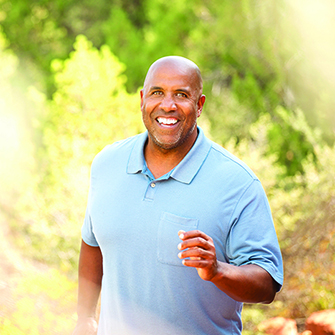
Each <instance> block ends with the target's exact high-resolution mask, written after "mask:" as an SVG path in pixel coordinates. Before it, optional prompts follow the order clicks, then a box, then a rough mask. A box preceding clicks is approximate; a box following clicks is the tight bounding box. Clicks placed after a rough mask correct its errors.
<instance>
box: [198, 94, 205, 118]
mask: <svg viewBox="0 0 335 335" xmlns="http://www.w3.org/2000/svg"><path fill="white" fill-rule="evenodd" d="M205 101H206V96H205V95H204V94H202V95H201V96H200V98H199V100H198V110H197V117H199V116H200V115H201V113H202V109H203V107H204V104H205Z"/></svg>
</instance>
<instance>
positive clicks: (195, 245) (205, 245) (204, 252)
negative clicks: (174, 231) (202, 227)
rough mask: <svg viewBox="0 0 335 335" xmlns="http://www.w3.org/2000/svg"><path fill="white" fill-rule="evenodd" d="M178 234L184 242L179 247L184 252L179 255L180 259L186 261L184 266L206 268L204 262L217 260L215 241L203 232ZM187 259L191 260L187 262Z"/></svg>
mask: <svg viewBox="0 0 335 335" xmlns="http://www.w3.org/2000/svg"><path fill="white" fill-rule="evenodd" d="M178 234H179V237H180V239H181V240H182V242H181V243H179V245H178V249H179V250H181V251H182V252H180V253H179V254H178V257H179V258H180V259H184V261H185V262H184V261H183V264H184V265H188V266H194V267H197V265H199V267H202V266H206V265H205V264H203V262H202V260H208V259H212V258H216V256H215V247H214V243H213V240H212V239H211V237H209V236H208V235H206V234H205V233H203V232H202V231H199V230H192V231H188V232H185V231H179V232H178ZM185 258H189V259H188V260H185ZM195 261H196V263H195Z"/></svg>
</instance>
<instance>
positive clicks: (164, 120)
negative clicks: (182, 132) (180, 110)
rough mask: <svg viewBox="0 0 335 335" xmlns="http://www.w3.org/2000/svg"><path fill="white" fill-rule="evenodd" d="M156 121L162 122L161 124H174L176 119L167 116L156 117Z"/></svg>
mask: <svg viewBox="0 0 335 335" xmlns="http://www.w3.org/2000/svg"><path fill="white" fill-rule="evenodd" d="M157 121H158V123H159V124H162V125H174V124H176V123H177V122H178V120H177V119H175V118H170V117H169V118H167V117H158V118H157Z"/></svg>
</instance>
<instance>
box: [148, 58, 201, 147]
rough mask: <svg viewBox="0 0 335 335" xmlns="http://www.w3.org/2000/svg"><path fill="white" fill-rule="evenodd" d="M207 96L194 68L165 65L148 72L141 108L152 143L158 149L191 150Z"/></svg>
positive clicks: (150, 142) (150, 143)
mask: <svg viewBox="0 0 335 335" xmlns="http://www.w3.org/2000/svg"><path fill="white" fill-rule="evenodd" d="M204 102H205V96H204V95H202V94H201V89H200V83H199V77H198V76H197V74H196V72H195V71H194V70H193V69H191V70H190V69H187V68H186V69H185V68H182V67H176V66H172V65H171V64H163V65H160V66H158V67H156V68H155V69H153V70H152V71H150V72H149V74H148V76H147V78H146V81H145V84H144V88H143V90H141V111H142V118H143V123H144V125H145V127H146V128H147V130H148V133H149V143H148V144H149V145H152V147H153V148H155V149H159V150H162V149H163V150H171V149H176V148H178V149H180V150H182V149H183V148H185V150H189V149H190V148H191V146H192V145H193V143H194V141H195V139H196V137H197V127H196V121H197V118H198V117H199V116H200V114H201V112H202V107H203V104H204Z"/></svg>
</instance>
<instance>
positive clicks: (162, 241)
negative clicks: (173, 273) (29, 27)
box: [157, 212, 199, 266]
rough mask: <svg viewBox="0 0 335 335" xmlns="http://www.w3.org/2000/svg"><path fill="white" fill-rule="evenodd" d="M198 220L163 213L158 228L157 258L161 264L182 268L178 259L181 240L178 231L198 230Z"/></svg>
mask: <svg viewBox="0 0 335 335" xmlns="http://www.w3.org/2000/svg"><path fill="white" fill-rule="evenodd" d="M198 222H199V220H198V219H191V218H184V217H181V216H177V215H174V214H171V213H167V212H164V213H162V215H161V218H160V221H159V226H158V238H157V257H158V260H159V261H160V262H161V263H164V264H169V265H176V266H183V264H182V261H181V259H179V258H178V253H179V250H178V244H179V243H180V242H181V239H180V238H179V236H178V231H179V230H185V231H189V230H194V229H197V228H198Z"/></svg>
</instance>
